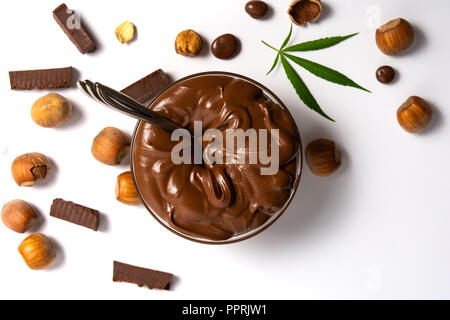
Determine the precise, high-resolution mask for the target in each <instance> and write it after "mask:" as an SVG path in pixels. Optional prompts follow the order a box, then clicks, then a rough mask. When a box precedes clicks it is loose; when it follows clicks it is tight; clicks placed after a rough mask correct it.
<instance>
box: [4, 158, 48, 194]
mask: <svg viewBox="0 0 450 320" xmlns="http://www.w3.org/2000/svg"><path fill="white" fill-rule="evenodd" d="M50 167H51V164H50V160H49V159H48V158H47V157H46V156H45V155H43V154H42V153H38V152H33V153H26V154H23V155H21V156H18V157H17V158H16V159H14V161H13V163H12V165H11V173H12V176H13V178H14V180H15V181H16V183H17V185H19V186H21V187H31V186H34V184H35V182H36V181H37V180H40V179H45V177H46V175H47V171H48V169H50Z"/></svg>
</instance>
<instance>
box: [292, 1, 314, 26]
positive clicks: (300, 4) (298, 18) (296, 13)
mask: <svg viewBox="0 0 450 320" xmlns="http://www.w3.org/2000/svg"><path fill="white" fill-rule="evenodd" d="M287 12H288V15H289V17H290V18H291V20H292V22H293V23H295V24H296V25H298V26H303V25H304V24H305V23H308V22H309V23H312V22H315V21H316V20H317V19H319V17H320V16H321V15H322V3H321V2H320V0H294V1H292V3H291V5H290V6H289V9H288V11H287Z"/></svg>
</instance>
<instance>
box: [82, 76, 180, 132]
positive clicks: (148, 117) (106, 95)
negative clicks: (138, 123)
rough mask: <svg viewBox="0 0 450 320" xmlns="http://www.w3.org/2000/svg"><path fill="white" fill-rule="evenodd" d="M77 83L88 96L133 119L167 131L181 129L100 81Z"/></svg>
mask: <svg viewBox="0 0 450 320" xmlns="http://www.w3.org/2000/svg"><path fill="white" fill-rule="evenodd" d="M77 84H78V88H79V89H80V90H81V91H83V92H84V93H85V94H86V95H87V96H88V97H90V98H92V99H94V100H95V101H97V102H100V103H102V104H103V105H105V106H107V107H109V108H111V109H113V110H116V111H119V112H121V113H123V114H126V115H128V116H130V117H133V118H135V119H138V120H142V121H145V122H149V123H152V124H154V125H156V126H158V127H160V128H162V129H164V130H167V131H169V132H172V131H174V130H176V129H181V127H180V126H179V125H177V124H176V123H174V122H172V121H171V120H169V119H167V118H165V117H163V116H161V115H159V114H158V113H156V112H153V111H151V110H150V109H148V108H146V107H145V106H144V105H142V104H141V103H139V102H137V101H136V100H134V99H132V98H130V97H129V96H127V95H125V94H123V93H121V92H119V91H116V90H114V89H111V88H109V87H107V86H105V85H103V84H101V83H98V82H96V83H93V82H92V81H89V80H84V81H78V83H77Z"/></svg>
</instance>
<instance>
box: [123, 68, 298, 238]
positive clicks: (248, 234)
mask: <svg viewBox="0 0 450 320" xmlns="http://www.w3.org/2000/svg"><path fill="white" fill-rule="evenodd" d="M204 76H228V77H232V78H236V79H240V80H243V81H247V82H249V83H251V84H253V85H255V86H256V87H258V88H260V89H261V90H262V91H263V93H264V95H265V96H266V97H267V98H269V99H271V100H272V101H273V102H275V103H277V104H278V105H280V106H281V107H282V108H283V109H284V111H286V113H287V114H288V116H289V117H290V119H291V121H292V124H293V127H294V129H295V132H296V134H297V139H298V142H299V144H298V150H297V157H296V159H297V171H296V176H295V181H294V184H293V186H292V190H291V194H290V196H289V198H288V200H287V201H286V203H285V204H284V205H283V207H282V208H280V209H279V210H278V211H277V212H276V213H274V214H273V215H272V216H271V217H270V218H269V219H268V220H267V221H266V222H265V223H264V224H263V225H261V226H260V227H258V228H256V229H251V230H249V231H247V232H245V233H242V234H237V235H234V236H232V237H231V238H229V239H226V240H211V239H207V238H203V237H200V236H198V237H197V236H193V235H190V234H185V233H183V232H181V231H180V230H177V229H175V228H174V227H172V226H171V225H170V224H169V223H168V222H167V221H166V220H165V219H164V218H162V217H161V216H160V215H159V214H157V213H156V212H154V211H153V209H152V206H151V203H149V202H148V201H147V200H146V199H145V198H144V197H143V195H142V192H141V189H140V187H139V181H138V179H137V178H136V172H135V166H136V164H135V159H134V150H135V147H136V135H137V133H138V131H139V128H140V126H141V124H142V121H139V122H138V123H137V125H136V128H135V130H134V133H133V139H132V143H131V171H132V173H133V180H134V183H135V186H136V189H137V191H138V194H139V196H140V198H141V200H142V203H143V204H144V206H145V208H146V209H147V210H148V211H149V212H150V214H151V215H152V216H153V217H154V218H155V219H156V221H158V222H159V223H160V224H161V225H163V226H164V227H165V228H166V229H168V230H170V231H171V232H173V233H175V234H176V235H178V236H180V237H183V238H185V239H188V240H191V241H195V242H199V243H204V244H230V243H235V242H239V241H242V240H246V239H249V238H252V237H254V236H256V235H257V234H259V233H261V232H262V231H264V230H266V229H267V228H268V227H270V226H271V225H272V224H273V223H274V222H275V221H276V220H277V219H278V218H280V216H281V215H282V214H283V213H284V212H285V211H286V209H287V208H288V206H289V204H290V203H291V201H292V199H293V198H294V196H295V193H296V191H297V189H298V185H299V183H300V177H301V174H302V168H303V151H302V143H301V139H300V134H299V131H298V128H297V125H296V123H295V121H294V118H293V117H292V114H291V113H290V112H289V110H288V109H287V108H286V106H285V105H284V104H283V102H282V101H281V100H280V99H279V98H278V97H277V96H276V95H275V94H274V93H273V92H271V91H270V90H269V89H267V88H266V87H265V86H263V85H262V84H260V83H259V82H257V81H255V80H253V79H250V78H247V77H245V76H242V75H239V74H235V73H230V72H223V71H210V72H202V73H196V74H192V75H190V76H187V77H184V78H182V79H180V80H178V81H175V82H173V83H172V84H170V85H169V86H168V87H167V88H165V89H164V90H163V91H162V92H160V93H159V94H158V95H156V96H155V97H154V98H153V99H152V101H151V103H150V105H149V107H151V106H152V105H153V103H154V102H155V101H156V100H157V99H158V97H160V96H161V95H162V94H163V93H164V92H166V91H167V90H169V89H170V88H172V87H174V86H176V85H179V84H180V83H182V82H184V81H187V80H190V79H194V78H197V77H204Z"/></svg>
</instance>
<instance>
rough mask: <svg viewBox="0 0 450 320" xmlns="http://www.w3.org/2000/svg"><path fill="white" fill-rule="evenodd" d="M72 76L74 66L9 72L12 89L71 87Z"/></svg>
mask: <svg viewBox="0 0 450 320" xmlns="http://www.w3.org/2000/svg"><path fill="white" fill-rule="evenodd" d="M71 77H72V67H68V68H60V69H44V70H26V71H10V72H9V81H10V83H11V90H32V89H34V88H38V89H41V90H42V89H53V88H69V87H70V79H71Z"/></svg>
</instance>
